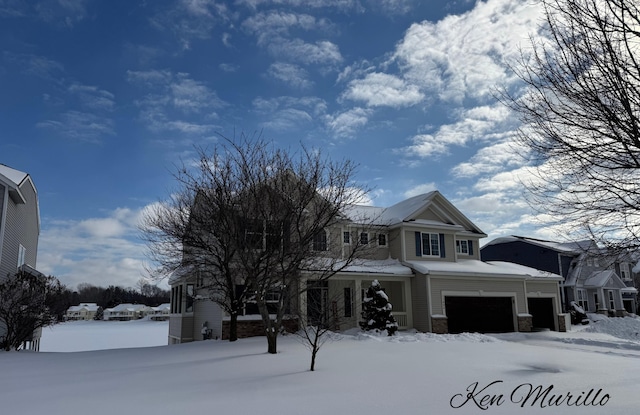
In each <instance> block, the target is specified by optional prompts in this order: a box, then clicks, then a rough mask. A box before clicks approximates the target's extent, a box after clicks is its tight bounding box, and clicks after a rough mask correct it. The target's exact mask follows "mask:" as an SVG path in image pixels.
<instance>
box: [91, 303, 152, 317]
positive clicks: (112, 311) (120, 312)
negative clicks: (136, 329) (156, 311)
mask: <svg viewBox="0 0 640 415" xmlns="http://www.w3.org/2000/svg"><path fill="white" fill-rule="evenodd" d="M150 312H151V307H147V306H146V305H144V304H118V305H117V306H115V307H113V308H107V309H105V310H104V313H103V317H102V319H103V320H118V321H129V320H138V319H141V318H143V317H145V316H146V315H147V314H148V313H150Z"/></svg>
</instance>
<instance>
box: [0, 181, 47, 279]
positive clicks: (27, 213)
mask: <svg viewBox="0 0 640 415" xmlns="http://www.w3.org/2000/svg"><path fill="white" fill-rule="evenodd" d="M20 191H21V192H22V195H23V196H24V198H25V199H26V203H24V204H16V203H15V202H14V201H13V200H12V199H11V198H10V197H8V198H7V200H6V202H7V203H6V205H7V210H6V216H5V223H4V235H3V243H2V257H0V277H2V278H4V277H6V276H7V275H13V274H15V272H16V271H17V269H18V252H19V246H20V245H22V246H24V247H25V249H26V257H25V262H26V263H27V264H28V265H30V266H32V267H33V268H36V265H37V264H36V259H37V255H38V236H39V233H40V229H39V218H38V199H37V194H36V192H35V189H34V188H33V186H32V185H31V181H30V180H25V181H24V182H23V184H22V186H21V187H20ZM3 194H4V192H3Z"/></svg>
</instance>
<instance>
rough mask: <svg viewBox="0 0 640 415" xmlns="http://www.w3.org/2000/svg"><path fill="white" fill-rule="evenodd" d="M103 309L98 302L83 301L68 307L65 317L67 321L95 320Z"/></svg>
mask: <svg viewBox="0 0 640 415" xmlns="http://www.w3.org/2000/svg"><path fill="white" fill-rule="evenodd" d="M101 310H102V307H99V306H98V304H96V303H82V304H79V305H73V306H71V307H69V308H68V309H67V312H66V313H65V314H64V318H65V320H67V321H75V320H95V318H96V315H97V314H98V313H99V312H100V311H101Z"/></svg>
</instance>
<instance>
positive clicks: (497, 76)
mask: <svg viewBox="0 0 640 415" xmlns="http://www.w3.org/2000/svg"><path fill="white" fill-rule="evenodd" d="M540 16H541V14H540V8H539V7H538V5H536V4H534V3H530V2H525V1H521V0H488V1H485V2H477V3H476V6H475V7H474V8H473V9H472V10H471V11H469V12H467V13H465V14H462V15H450V16H447V17H446V18H444V19H442V20H441V21H439V22H437V23H433V22H429V21H424V22H422V23H415V24H413V25H412V26H411V27H410V28H409V29H408V30H407V32H406V34H405V36H404V39H403V40H402V41H401V42H400V43H399V44H398V47H397V49H396V51H395V53H394V56H393V59H394V61H395V62H397V63H398V65H399V66H400V68H401V70H402V72H403V75H404V77H405V79H406V80H408V81H409V82H411V83H414V84H416V85H419V86H420V88H421V89H422V90H424V91H428V93H435V94H438V96H439V97H440V99H442V100H443V101H450V102H461V101H462V100H463V99H464V98H465V97H471V98H475V99H487V98H491V93H492V89H493V88H494V86H495V85H496V84H498V83H501V82H506V81H508V80H509V79H510V78H509V75H508V71H507V68H506V65H505V62H508V61H512V59H513V58H514V57H516V56H517V55H518V53H519V52H518V50H519V47H521V46H522V47H526V45H527V39H528V35H529V34H530V33H532V32H534V31H535V30H536V28H537V24H538V23H539V18H540Z"/></svg>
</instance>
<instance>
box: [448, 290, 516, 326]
mask: <svg viewBox="0 0 640 415" xmlns="http://www.w3.org/2000/svg"><path fill="white" fill-rule="evenodd" d="M444 300H445V310H446V313H447V320H448V321H447V322H448V325H449V333H462V332H478V333H505V332H510V331H514V326H513V305H512V303H513V299H512V298H511V297H445V299H444Z"/></svg>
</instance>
